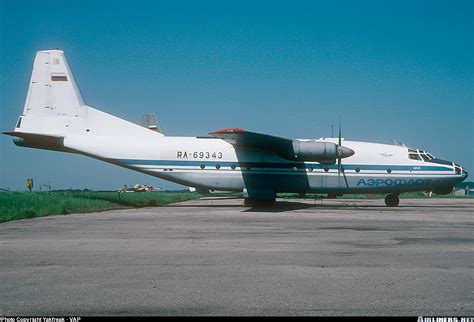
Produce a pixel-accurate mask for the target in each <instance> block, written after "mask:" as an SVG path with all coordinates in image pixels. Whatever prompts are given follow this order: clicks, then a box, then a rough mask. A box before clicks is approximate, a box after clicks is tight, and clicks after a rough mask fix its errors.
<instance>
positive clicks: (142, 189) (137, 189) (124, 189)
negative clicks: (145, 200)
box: [119, 183, 161, 192]
mask: <svg viewBox="0 0 474 322" xmlns="http://www.w3.org/2000/svg"><path fill="white" fill-rule="evenodd" d="M159 190H161V188H155V187H152V186H148V185H146V184H139V183H137V184H136V185H134V186H133V187H131V188H129V187H127V185H124V186H123V187H122V189H120V190H119V192H147V191H159Z"/></svg>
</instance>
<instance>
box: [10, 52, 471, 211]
mask: <svg viewBox="0 0 474 322" xmlns="http://www.w3.org/2000/svg"><path fill="white" fill-rule="evenodd" d="M145 124H147V125H146V127H144V126H139V125H136V124H133V123H130V122H128V121H125V120H123V119H120V118H117V117H115V116H112V115H109V114H107V113H104V112H102V111H99V110H97V109H95V108H92V107H90V106H88V105H86V104H85V102H84V99H83V98H82V96H81V93H80V91H79V88H78V86H77V84H76V81H75V80H74V77H73V75H72V73H71V70H70V69H69V66H68V63H67V61H66V58H65V56H64V53H63V51H61V50H45V51H39V52H37V54H36V59H35V62H34V65H33V74H32V77H31V82H30V86H29V90H28V95H27V98H26V103H25V107H24V110H23V114H22V115H21V116H20V117H19V119H18V122H17V124H16V127H15V130H14V131H12V132H4V133H5V134H8V135H11V136H13V137H14V142H15V144H16V145H19V146H25V147H31V148H39V149H47V150H54V151H62V152H71V153H78V154H83V155H85V156H89V157H92V158H96V159H98V160H101V161H105V162H109V163H112V164H115V165H118V166H122V167H125V168H128V169H132V170H136V171H139V172H143V173H146V174H149V175H152V176H155V177H159V178H162V179H165V180H169V181H173V182H176V183H179V184H183V185H186V186H190V187H195V188H196V189H198V190H203V191H204V190H207V191H209V190H219V191H242V192H243V193H244V197H245V202H246V204H248V205H251V204H254V203H256V202H258V201H271V202H272V201H274V200H275V196H276V193H277V192H293V193H300V194H304V193H309V192H312V193H327V194H328V195H330V196H336V195H342V194H345V193H386V194H388V195H387V196H386V198H385V203H386V205H387V206H397V205H398V204H399V197H398V194H399V193H401V192H405V191H432V192H434V193H437V194H447V193H451V191H452V190H453V185H454V184H456V183H458V182H461V181H463V180H464V179H466V177H467V175H468V174H467V172H466V170H465V169H464V168H463V167H462V166H460V165H458V164H455V163H453V162H451V161H445V160H441V159H439V158H436V157H434V156H433V155H432V154H430V153H428V152H426V151H424V150H420V149H411V148H407V147H405V146H397V145H387V144H378V143H369V142H358V141H347V140H344V139H343V138H342V137H341V128H339V137H338V138H320V139H289V138H283V137H278V136H273V135H268V134H261V133H256V132H250V131H245V130H243V129H240V128H226V129H222V130H218V131H214V132H211V133H210V135H211V136H210V137H209V136H206V137H172V136H165V135H164V134H162V133H160V131H159V129H158V126H157V123H156V124H155V121H154V120H153V118H152V117H148V118H147V119H146V120H145ZM155 125H156V126H155Z"/></svg>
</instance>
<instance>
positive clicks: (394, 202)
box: [385, 193, 400, 207]
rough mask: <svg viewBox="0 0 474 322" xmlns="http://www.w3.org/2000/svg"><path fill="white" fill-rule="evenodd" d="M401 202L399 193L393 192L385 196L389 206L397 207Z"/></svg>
mask: <svg viewBox="0 0 474 322" xmlns="http://www.w3.org/2000/svg"><path fill="white" fill-rule="evenodd" d="M399 203H400V199H399V198H398V195H397V194H395V193H391V194H389V195H387V196H386V197H385V205H386V206H387V207H397V206H398V204H399Z"/></svg>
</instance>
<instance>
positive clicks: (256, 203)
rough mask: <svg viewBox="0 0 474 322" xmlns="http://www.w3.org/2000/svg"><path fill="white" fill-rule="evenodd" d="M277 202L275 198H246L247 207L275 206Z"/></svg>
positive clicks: (245, 204)
mask: <svg viewBox="0 0 474 322" xmlns="http://www.w3.org/2000/svg"><path fill="white" fill-rule="evenodd" d="M275 204H276V200H275V199H257V198H251V197H250V198H244V206H245V207H258V208H260V207H273V206H275Z"/></svg>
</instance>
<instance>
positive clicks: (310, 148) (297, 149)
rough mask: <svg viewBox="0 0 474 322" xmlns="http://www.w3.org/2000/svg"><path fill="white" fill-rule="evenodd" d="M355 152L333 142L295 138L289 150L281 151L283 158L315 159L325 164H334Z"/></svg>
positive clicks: (296, 159) (295, 159) (297, 159)
mask: <svg viewBox="0 0 474 322" xmlns="http://www.w3.org/2000/svg"><path fill="white" fill-rule="evenodd" d="M353 154H354V151H353V150H351V149H349V148H346V147H343V146H339V147H338V146H337V144H335V143H332V142H319V141H300V140H293V142H292V144H291V148H290V149H289V150H288V151H285V152H282V153H279V155H280V156H281V157H282V158H285V159H287V160H294V161H313V162H321V163H325V164H333V163H335V162H336V160H337V158H338V157H340V158H347V157H349V156H351V155H353Z"/></svg>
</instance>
